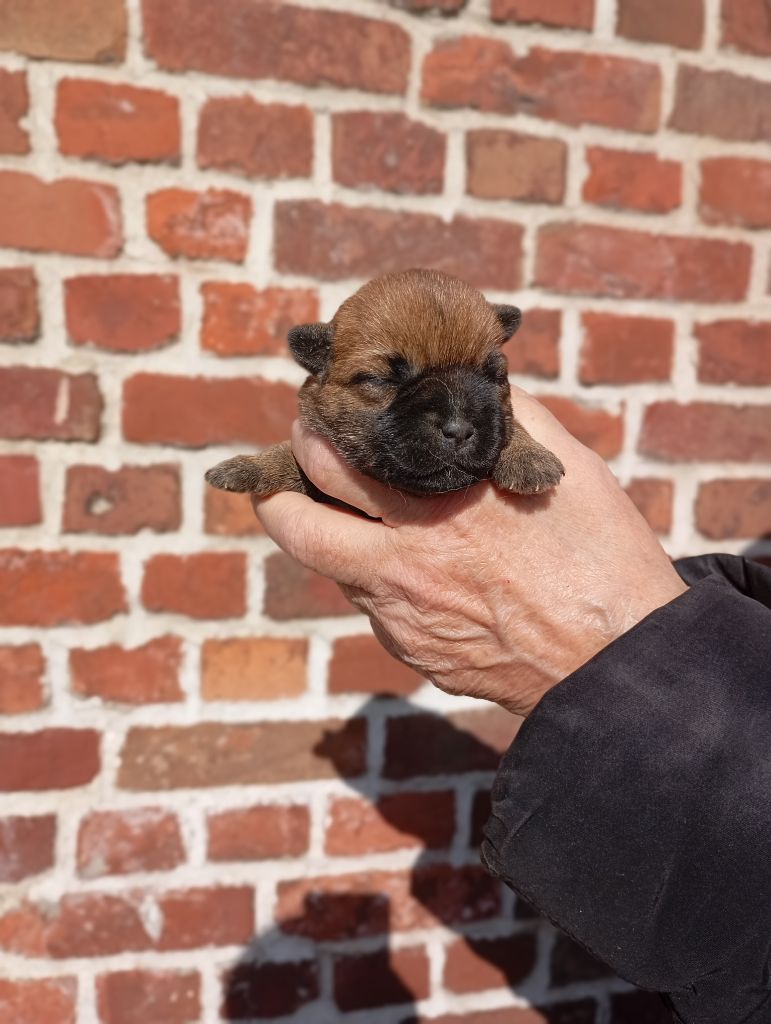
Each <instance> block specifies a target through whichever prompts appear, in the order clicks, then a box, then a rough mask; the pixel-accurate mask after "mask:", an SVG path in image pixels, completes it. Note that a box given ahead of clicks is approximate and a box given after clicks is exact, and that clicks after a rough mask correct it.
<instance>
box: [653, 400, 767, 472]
mask: <svg viewBox="0 0 771 1024" xmlns="http://www.w3.org/2000/svg"><path fill="white" fill-rule="evenodd" d="M638 451H640V452H641V453H642V454H643V455H650V456H652V457H653V458H657V459H667V460H669V461H670V462H693V461H707V462H721V461H723V460H726V461H734V462H768V461H769V460H771V405H729V404H728V403H727V402H726V403H723V402H691V403H680V402H654V403H653V404H652V405H649V406H648V407H647V409H646V410H645V415H644V418H643V424H642V430H641V433H640V440H639V443H638Z"/></svg>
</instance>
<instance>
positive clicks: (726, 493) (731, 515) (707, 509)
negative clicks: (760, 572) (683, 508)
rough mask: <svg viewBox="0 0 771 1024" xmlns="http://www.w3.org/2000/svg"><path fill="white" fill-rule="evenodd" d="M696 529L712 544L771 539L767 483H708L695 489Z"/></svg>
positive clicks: (770, 482)
mask: <svg viewBox="0 0 771 1024" xmlns="http://www.w3.org/2000/svg"><path fill="white" fill-rule="evenodd" d="M695 511H696V527H697V529H698V530H699V531H700V532H701V533H703V534H704V536H705V537H709V538H711V539H712V540H727V539H729V538H734V537H745V538H751V539H753V540H759V539H761V538H769V537H771V480H769V479H768V478H760V479H751V480H709V481H707V482H706V483H703V484H700V485H699V493H698V495H697V498H696V509H695Z"/></svg>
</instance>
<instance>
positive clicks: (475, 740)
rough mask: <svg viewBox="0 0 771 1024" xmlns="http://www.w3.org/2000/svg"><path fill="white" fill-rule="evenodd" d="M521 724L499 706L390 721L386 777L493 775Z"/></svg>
mask: <svg viewBox="0 0 771 1024" xmlns="http://www.w3.org/2000/svg"><path fill="white" fill-rule="evenodd" d="M518 724H519V720H518V719H515V718H514V717H513V716H512V715H510V714H508V713H505V712H502V711H501V710H500V709H499V708H490V709H485V710H483V711H461V712H455V713H454V714H452V715H446V716H444V717H440V716H439V715H435V714H430V713H423V712H421V713H418V714H411V715H399V716H398V717H395V718H389V719H388V721H387V723H386V741H385V755H384V762H383V777H384V778H386V779H409V778H413V777H415V776H437V775H459V774H462V773H464V772H494V771H495V770H496V768H497V767H498V762H499V761H500V758H501V754H502V753H503V752H504V751H505V750H506V749H507V748H508V746H509V745H510V744H511V741H512V740H513V738H514V736H515V734H516V732H517V728H518Z"/></svg>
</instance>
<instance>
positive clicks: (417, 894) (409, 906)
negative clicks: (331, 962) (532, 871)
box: [276, 864, 501, 942]
mask: <svg viewBox="0 0 771 1024" xmlns="http://www.w3.org/2000/svg"><path fill="white" fill-rule="evenodd" d="M500 898H501V894H500V886H499V883H498V882H497V881H496V880H495V879H494V878H492V877H491V876H490V875H488V874H487V872H486V871H484V870H483V869H482V868H481V867H477V866H476V865H474V866H473V867H470V866H469V867H459V868H456V867H451V866H450V865H449V864H432V865H430V866H426V867H418V868H415V869H413V870H412V871H410V872H385V871H378V872H375V871H367V872H363V873H361V874H357V875H332V876H329V877H326V878H301V879H297V880H295V881H290V882H279V885H278V902H277V906H276V921H277V923H278V925H279V927H280V928H281V930H282V931H284V932H287V933H288V934H290V935H299V936H303V937H305V938H309V939H313V940H315V941H317V942H327V941H338V940H344V939H358V938H366V937H368V936H373V935H383V934H386V933H388V932H394V931H408V930H412V929H415V928H433V927H435V926H436V923H437V921H439V922H441V923H442V924H445V925H452V924H460V923H463V924H470V923H471V922H473V921H482V920H486V919H489V918H492V917H496V916H497V915H498V914H499V912H500Z"/></svg>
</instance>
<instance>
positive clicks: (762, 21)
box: [720, 0, 771, 57]
mask: <svg viewBox="0 0 771 1024" xmlns="http://www.w3.org/2000/svg"><path fill="white" fill-rule="evenodd" d="M720 13H721V16H722V23H723V34H722V39H721V43H722V45H723V46H733V47H735V48H736V49H737V50H744V52H745V53H754V54H757V55H758V56H759V57H769V56H771V19H770V18H769V16H768V5H767V3H766V0H723V2H722V8H721V12H720Z"/></svg>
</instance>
